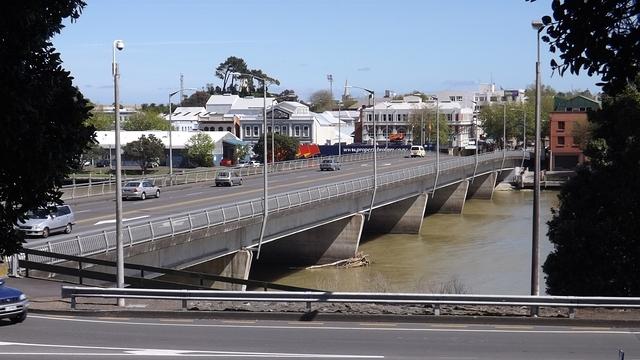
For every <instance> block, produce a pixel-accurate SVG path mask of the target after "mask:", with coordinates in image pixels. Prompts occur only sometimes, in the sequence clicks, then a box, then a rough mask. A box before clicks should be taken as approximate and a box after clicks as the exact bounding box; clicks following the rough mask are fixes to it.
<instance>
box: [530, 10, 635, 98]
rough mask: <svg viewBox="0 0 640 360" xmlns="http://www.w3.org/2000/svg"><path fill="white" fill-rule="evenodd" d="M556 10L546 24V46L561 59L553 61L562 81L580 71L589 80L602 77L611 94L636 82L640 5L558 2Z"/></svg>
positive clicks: (552, 63)
mask: <svg viewBox="0 0 640 360" xmlns="http://www.w3.org/2000/svg"><path fill="white" fill-rule="evenodd" d="M527 1H531V2H533V1H535V0H527ZM551 7H552V9H553V19H552V18H551V17H550V16H544V17H543V18H542V22H543V24H545V25H546V26H547V30H546V33H547V35H544V36H543V37H542V40H543V41H545V42H547V43H548V44H549V50H550V51H551V52H552V53H556V52H557V53H559V54H560V55H559V58H560V59H559V61H558V60H556V59H552V60H551V67H552V68H553V69H554V70H557V71H558V72H559V73H560V75H562V74H564V73H565V72H566V71H567V70H569V72H570V73H573V74H576V75H577V74H579V73H580V70H586V71H587V74H588V75H589V76H591V75H600V76H601V77H602V81H603V82H601V83H599V84H598V85H602V86H603V89H604V90H605V91H606V92H609V93H616V92H618V91H621V90H622V89H624V88H625V87H626V85H627V84H628V83H631V82H633V80H634V78H635V76H636V74H638V73H639V72H640V62H639V61H638V59H640V42H638V41H637V39H638V36H639V28H638V26H639V23H638V16H639V15H640V3H639V2H638V1H636V0H618V1H604V2H603V1H561V0H554V1H553V3H552V5H551ZM594 14H597V16H594Z"/></svg>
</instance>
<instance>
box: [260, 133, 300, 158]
mask: <svg viewBox="0 0 640 360" xmlns="http://www.w3.org/2000/svg"><path fill="white" fill-rule="evenodd" d="M271 135H272V133H269V136H267V141H268V143H269V146H268V150H269V151H268V152H267V157H268V160H271ZM274 136H275V137H274V138H273V142H274V146H275V148H276V152H275V154H274V157H275V160H276V161H287V160H295V158H296V153H297V152H298V147H299V146H300V141H299V140H298V139H297V138H294V137H290V136H287V135H282V134H274ZM263 146H264V135H263V136H260V138H259V139H258V142H257V143H256V144H255V145H253V152H254V153H255V154H256V159H257V160H258V161H260V162H262V163H264V156H263V155H264V150H263V149H264V148H263Z"/></svg>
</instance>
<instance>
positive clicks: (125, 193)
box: [122, 180, 160, 200]
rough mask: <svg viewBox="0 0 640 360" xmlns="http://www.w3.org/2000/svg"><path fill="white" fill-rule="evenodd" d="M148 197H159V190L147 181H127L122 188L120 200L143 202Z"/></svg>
mask: <svg viewBox="0 0 640 360" xmlns="http://www.w3.org/2000/svg"><path fill="white" fill-rule="evenodd" d="M149 196H154V197H156V198H159V197H160V188H159V187H157V186H155V185H154V184H153V183H152V182H151V181H149V180H141V181H140V180H138V181H129V182H128V183H126V184H124V186H123V187H122V198H123V199H125V200H127V199H132V198H135V199H140V200H145V199H146V198H147V197H149Z"/></svg>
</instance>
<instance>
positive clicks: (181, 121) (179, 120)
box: [164, 106, 209, 131]
mask: <svg viewBox="0 0 640 360" xmlns="http://www.w3.org/2000/svg"><path fill="white" fill-rule="evenodd" d="M208 116H209V114H208V113H207V109H205V108H204V107H183V106H180V107H177V108H176V109H175V110H173V112H172V113H171V114H170V115H169V114H167V115H164V118H165V119H166V120H168V121H170V122H171V125H172V126H173V129H174V130H177V131H198V130H199V125H200V119H201V118H208Z"/></svg>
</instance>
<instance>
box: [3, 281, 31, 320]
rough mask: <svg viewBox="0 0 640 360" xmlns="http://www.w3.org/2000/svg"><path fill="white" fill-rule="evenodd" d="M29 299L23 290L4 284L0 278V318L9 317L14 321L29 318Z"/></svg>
mask: <svg viewBox="0 0 640 360" xmlns="http://www.w3.org/2000/svg"><path fill="white" fill-rule="evenodd" d="M28 307H29V300H27V297H26V296H25V294H23V293H22V291H20V290H18V289H14V288H10V287H8V286H5V285H4V279H2V278H0V319H9V320H11V322H12V323H14V324H15V323H20V322H23V321H24V320H25V319H26V318H27V309H28Z"/></svg>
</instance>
